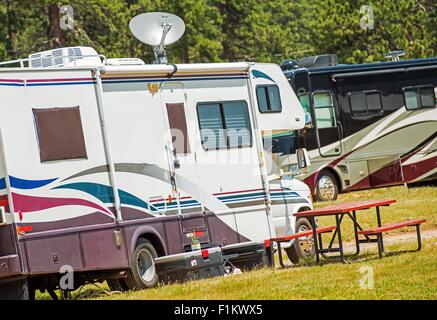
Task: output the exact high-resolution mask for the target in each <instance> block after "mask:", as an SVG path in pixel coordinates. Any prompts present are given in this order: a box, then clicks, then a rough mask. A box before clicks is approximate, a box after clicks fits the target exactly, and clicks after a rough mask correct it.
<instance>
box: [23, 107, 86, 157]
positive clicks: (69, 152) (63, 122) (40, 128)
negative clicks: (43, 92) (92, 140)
mask: <svg viewBox="0 0 437 320" xmlns="http://www.w3.org/2000/svg"><path fill="white" fill-rule="evenodd" d="M32 111H33V114H34V118H35V124H36V129H37V133H38V142H39V151H40V158H41V162H47V161H55V160H67V159H86V158H87V152H86V147H85V139H84V135H83V129H82V121H81V118H80V110H79V107H72V108H49V109H32Z"/></svg>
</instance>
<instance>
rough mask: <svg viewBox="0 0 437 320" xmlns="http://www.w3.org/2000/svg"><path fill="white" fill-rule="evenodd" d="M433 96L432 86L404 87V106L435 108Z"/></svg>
mask: <svg viewBox="0 0 437 320" xmlns="http://www.w3.org/2000/svg"><path fill="white" fill-rule="evenodd" d="M435 96H436V94H435V92H434V87H433V86H420V87H408V88H404V99H405V107H406V108H407V109H408V110H416V109H424V108H435V107H436V97H435Z"/></svg>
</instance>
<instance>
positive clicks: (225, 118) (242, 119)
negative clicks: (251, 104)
mask: <svg viewBox="0 0 437 320" xmlns="http://www.w3.org/2000/svg"><path fill="white" fill-rule="evenodd" d="M197 113H198V116H199V126H200V134H201V139H202V146H203V148H204V149H205V150H211V149H212V150H215V149H222V148H241V147H248V146H251V145H252V133H251V130H250V121H249V112H248V109H247V104H246V102H245V101H227V102H221V103H200V104H198V106H197Z"/></svg>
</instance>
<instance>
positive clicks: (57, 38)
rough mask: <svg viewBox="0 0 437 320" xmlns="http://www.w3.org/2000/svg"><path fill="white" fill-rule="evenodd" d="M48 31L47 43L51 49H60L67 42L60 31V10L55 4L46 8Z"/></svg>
mask: <svg viewBox="0 0 437 320" xmlns="http://www.w3.org/2000/svg"><path fill="white" fill-rule="evenodd" d="M48 11H49V19H50V30H49V42H50V47H51V48H62V47H65V46H66V43H67V40H66V38H65V33H64V32H63V31H62V29H61V21H60V8H59V5H58V4H56V3H51V4H49V6H48Z"/></svg>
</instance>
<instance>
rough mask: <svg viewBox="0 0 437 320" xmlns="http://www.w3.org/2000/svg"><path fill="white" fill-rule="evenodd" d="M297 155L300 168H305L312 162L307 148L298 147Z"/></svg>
mask: <svg viewBox="0 0 437 320" xmlns="http://www.w3.org/2000/svg"><path fill="white" fill-rule="evenodd" d="M296 157H297V166H298V168H299V170H300V169H305V168H307V167H308V166H309V165H310V164H311V163H310V157H309V155H308V151H307V149H305V148H301V149H296Z"/></svg>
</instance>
